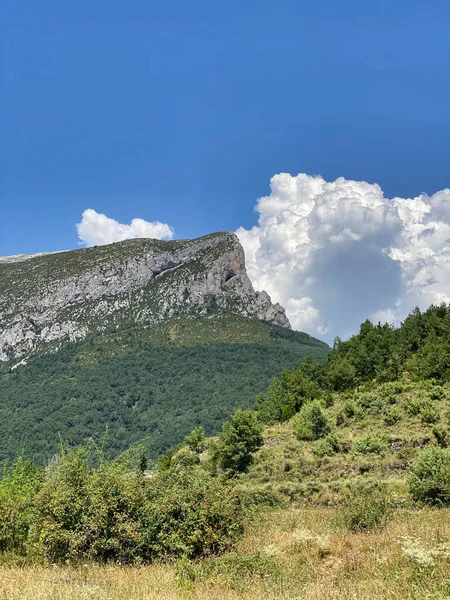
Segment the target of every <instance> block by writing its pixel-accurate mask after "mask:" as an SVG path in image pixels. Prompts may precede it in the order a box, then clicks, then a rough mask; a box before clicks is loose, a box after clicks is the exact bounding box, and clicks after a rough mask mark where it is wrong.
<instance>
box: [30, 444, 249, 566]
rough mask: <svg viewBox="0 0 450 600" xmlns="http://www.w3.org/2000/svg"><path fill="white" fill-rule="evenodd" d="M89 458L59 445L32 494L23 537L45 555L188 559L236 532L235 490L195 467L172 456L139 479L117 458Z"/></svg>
mask: <svg viewBox="0 0 450 600" xmlns="http://www.w3.org/2000/svg"><path fill="white" fill-rule="evenodd" d="M186 453H190V454H191V456H193V457H195V458H196V459H197V460H198V456H197V455H196V454H195V453H192V452H191V451H190V450H186V451H185V453H184V454H186ZM182 454H183V453H182ZM100 458H101V457H100ZM95 460H97V457H95V456H92V454H91V453H89V452H88V451H87V450H85V449H76V450H68V451H65V452H64V453H62V454H61V455H60V457H59V458H58V460H57V462H56V464H55V465H54V466H53V467H52V468H51V469H50V471H49V473H48V476H47V479H46V481H45V483H44V484H43V487H42V489H41V491H40V492H39V493H38V494H37V496H36V500H35V513H34V521H33V524H32V526H31V528H30V542H31V546H32V548H33V550H34V551H36V552H38V553H39V554H41V555H43V556H45V557H46V558H48V559H49V560H51V561H64V560H67V559H74V560H97V561H102V562H104V561H120V562H122V563H134V562H141V561H149V560H152V559H154V558H157V557H162V556H171V557H181V556H186V557H188V558H196V557H200V556H206V555H209V554H216V553H219V552H222V551H223V550H225V549H226V548H228V547H229V545H230V544H231V543H232V542H233V541H234V540H236V539H237V537H239V535H240V534H241V533H242V531H243V516H244V512H243V507H242V502H241V501H240V499H239V497H238V496H237V494H236V493H235V492H234V491H233V490H232V489H231V486H230V484H228V483H226V482H224V481H223V480H222V479H219V478H214V477H211V476H210V475H209V474H208V473H207V472H206V471H204V470H203V469H202V468H200V467H198V466H195V465H192V464H189V465H188V467H186V466H185V465H184V464H183V463H182V462H178V463H177V462H175V463H173V464H172V466H171V468H170V469H168V470H166V471H162V472H161V473H159V474H157V475H155V476H154V477H152V478H151V479H147V478H145V477H144V476H143V474H142V473H141V472H139V471H138V470H134V471H129V470H128V468H127V465H126V464H124V463H121V462H120V461H114V462H111V463H107V462H104V461H103V460H100V462H99V465H98V467H97V468H94V467H93V466H92V464H93V463H94V462H95Z"/></svg>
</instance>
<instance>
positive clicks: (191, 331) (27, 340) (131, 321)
mask: <svg viewBox="0 0 450 600" xmlns="http://www.w3.org/2000/svg"><path fill="white" fill-rule="evenodd" d="M328 350H329V348H328V346H327V345H326V344H325V343H323V342H320V341H319V340H316V339H314V338H312V337H310V336H308V335H307V334H304V333H300V332H295V331H292V330H291V329H290V325H289V321H288V319H287V317H286V315H285V312H284V309H283V308H282V307H281V306H280V305H278V304H272V302H271V300H270V298H269V296H268V295H267V294H266V293H265V292H255V290H254V289H253V287H252V284H251V282H250V280H249V279H248V276H247V274H246V270H245V259H244V252H243V249H242V247H241V245H240V244H239V241H238V239H237V238H236V236H235V235H234V234H231V233H216V234H212V235H209V236H206V237H202V238H199V239H195V240H183V241H175V242H172V241H171V242H162V241H158V240H149V239H138V240H128V241H125V242H119V243H115V244H111V245H106V246H100V247H94V248H88V249H80V250H74V251H69V252H58V253H52V254H39V255H33V256H15V257H7V258H2V259H0V359H1V360H0V460H2V459H10V458H12V457H14V456H17V455H18V454H22V455H23V456H25V457H28V458H32V459H33V460H35V461H37V462H40V463H45V462H46V461H47V460H48V459H49V458H51V456H52V454H53V453H54V452H55V450H56V448H57V444H58V436H61V437H62V438H63V439H65V440H67V441H68V442H69V443H77V444H79V443H83V442H84V441H85V440H86V439H88V438H93V439H94V440H97V441H99V440H100V439H101V438H102V437H104V438H105V439H104V442H103V443H104V448H105V452H106V453H107V454H108V455H110V456H113V455H115V454H117V453H119V452H121V451H122V450H124V449H126V448H127V447H129V446H130V444H133V443H137V442H140V441H144V443H145V444H146V446H147V448H148V451H149V455H150V456H152V457H156V456H157V455H159V454H160V453H161V452H163V451H164V450H165V449H166V448H168V447H169V446H172V445H174V444H177V443H179V442H180V441H182V440H183V438H184V436H185V435H186V434H187V433H189V432H190V431H191V430H192V429H193V428H194V427H196V426H197V425H199V424H202V425H204V426H205V429H206V432H207V433H208V434H214V433H216V432H217V431H218V430H219V429H220V427H221V424H222V423H223V421H224V420H225V419H227V418H228V417H229V415H230V414H232V413H233V412H234V411H235V410H236V409H237V408H241V407H250V406H252V405H253V404H254V401H255V398H256V396H257V394H258V393H260V392H261V391H263V390H264V389H265V388H266V387H267V385H268V383H269V382H270V379H271V378H272V377H273V376H274V375H276V374H278V373H280V372H281V371H282V370H283V369H284V368H294V367H295V366H296V365H298V364H299V363H301V362H302V361H303V360H304V359H305V358H306V357H307V356H309V357H311V358H312V359H313V360H321V359H323V358H324V357H325V356H326V355H327V352H328Z"/></svg>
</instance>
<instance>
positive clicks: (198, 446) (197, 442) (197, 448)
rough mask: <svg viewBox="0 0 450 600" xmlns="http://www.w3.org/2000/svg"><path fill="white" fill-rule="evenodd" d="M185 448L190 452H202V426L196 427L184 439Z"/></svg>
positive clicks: (203, 436)
mask: <svg viewBox="0 0 450 600" xmlns="http://www.w3.org/2000/svg"><path fill="white" fill-rule="evenodd" d="M184 441H185V444H186V446H187V447H188V448H189V450H192V452H198V453H200V452H203V449H204V445H205V430H204V429H203V427H202V426H200V427H196V428H195V429H194V430H193V431H191V433H190V434H189V435H187V436H186V437H185V438H184Z"/></svg>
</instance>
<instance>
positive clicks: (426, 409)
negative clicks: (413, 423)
mask: <svg viewBox="0 0 450 600" xmlns="http://www.w3.org/2000/svg"><path fill="white" fill-rule="evenodd" d="M420 420H421V421H422V423H424V424H426V425H429V424H432V423H437V422H438V421H439V411H438V410H437V409H436V408H435V407H434V406H423V407H422V408H421V409H420Z"/></svg>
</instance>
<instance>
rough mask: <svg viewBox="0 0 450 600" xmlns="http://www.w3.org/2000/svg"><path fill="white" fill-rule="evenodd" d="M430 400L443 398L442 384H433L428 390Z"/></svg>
mask: <svg viewBox="0 0 450 600" xmlns="http://www.w3.org/2000/svg"><path fill="white" fill-rule="evenodd" d="M429 396H430V398H431V400H443V399H444V398H445V391H444V388H443V387H442V385H433V387H432V388H431V389H430V391H429Z"/></svg>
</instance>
